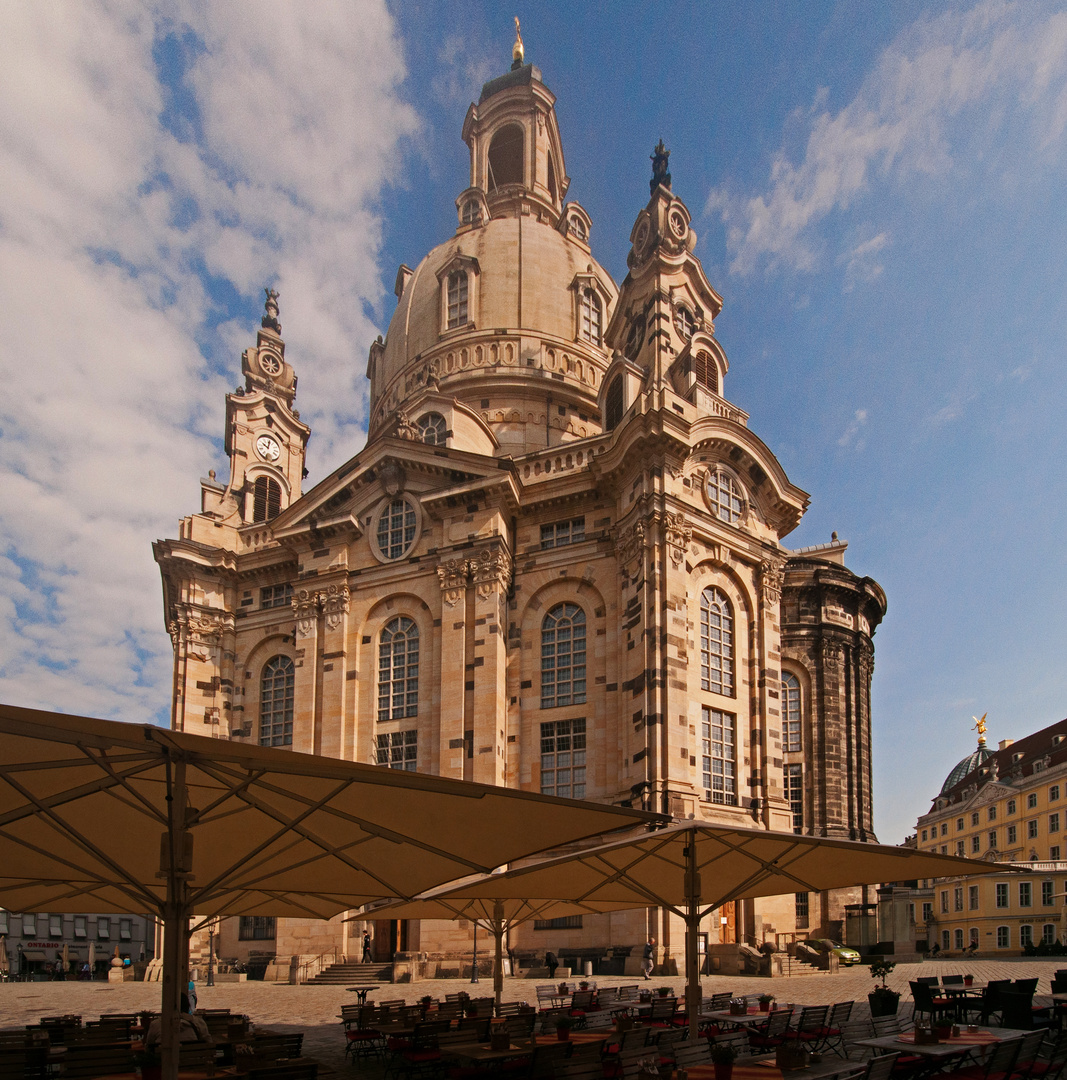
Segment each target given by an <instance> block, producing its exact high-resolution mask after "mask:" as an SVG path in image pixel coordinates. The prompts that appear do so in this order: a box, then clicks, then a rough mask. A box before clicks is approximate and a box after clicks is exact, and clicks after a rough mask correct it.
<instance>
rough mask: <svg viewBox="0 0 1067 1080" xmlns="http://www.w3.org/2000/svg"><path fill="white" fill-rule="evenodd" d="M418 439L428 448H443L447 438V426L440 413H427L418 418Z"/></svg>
mask: <svg viewBox="0 0 1067 1080" xmlns="http://www.w3.org/2000/svg"><path fill="white" fill-rule="evenodd" d="M415 426H416V427H417V428H418V429H419V437H420V438H421V439H422V441H423V442H424V443H429V445H430V446H444V445H445V439H446V438H447V437H448V425H447V424H446V423H445V418H444V417H443V416H442V415H441V414H440V413H435V412H429V413H426V414H425V415H424V416H420V417H419V419H418V421H417V423H416V425H415Z"/></svg>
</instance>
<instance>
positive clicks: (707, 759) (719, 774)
mask: <svg viewBox="0 0 1067 1080" xmlns="http://www.w3.org/2000/svg"><path fill="white" fill-rule="evenodd" d="M734 724H735V717H734V716H733V714H732V713H726V712H721V711H720V710H719V709H710V708H708V706H706V705H705V706H704V707H703V708H702V710H701V730H700V735H701V750H702V753H703V775H704V797H705V798H706V799H707V800H708V801H709V802H713V803H721V804H723V805H725V806H736V805H737V749H736V736H735V734H734Z"/></svg>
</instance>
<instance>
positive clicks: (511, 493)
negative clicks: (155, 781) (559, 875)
mask: <svg viewBox="0 0 1067 1080" xmlns="http://www.w3.org/2000/svg"><path fill="white" fill-rule="evenodd" d="M517 49H519V47H518V46H517ZM520 53H521V50H520ZM554 101H555V99H554V97H553V95H552V93H551V91H550V90H549V89H548V88H547V87H546V86H545V84H544V82H543V81H542V78H541V72H540V71H539V69H538V68H536V67H534V66H532V65H530V64H524V63H523V62H522V58H521V55H518V56H517V57H516V60H515V63H514V65H513V67H512V69H511V70H510V71H509V72H508V73H507V74H505V75H503V76H501V77H500V78H497V79H494V80H492V81H491V82H489V83H487V84H486V85H485V86H484V87H483V89H482V93H481V97H480V98H479V101H478V103H477V104H476V105H472V106H471V107H470V109H469V111H468V113H467V116H466V119H465V120H464V123H463V129H462V136H463V139H464V141H465V142H466V143H467V145H468V147H469V148H470V176H469V180H468V183H467V186H465V187H464V188H463V190H461V191H460V193H459V195H458V197H457V199H456V217H457V223H456V230H455V233H454V235H453V236H451V237H450V238H448V239H447V240H446V241H445V242H444V243H442V244H441V245H439V246H438V247H436V248H434V250H433V251H431V252H430V253H429V254H428V255H427V256H426V257H425V258H423V259H422V260H421V261H420V262H419V263H418V264H417V266H416V267H415V269H411V268H409V267H408V266H406V265H405V266H401V267H400V269H399V270H398V272H397V276H396V296H397V308H396V312H395V314H394V315H393V318H392V321H391V323H390V326H389V332H388V334H387V335H386V337H385V338H384V339H382V338H379V340H378V342H377V343H376V344H374V345H373V346H372V347H371V350H370V357H369V361H368V366H367V375H368V378H369V380H370V418H369V431H368V438H367V444H366V446H365V448H364V449H363V450H361V451H360V452H359V453H358V454H357V455H356V456H355V457H353V458H351V459H349V460H348V461H345V462H341V463H339V464H338V467H337V468H336V469H335V470H334V472H333V473H332V474H331V475H330V476H328V477H327V478H326V479H325V480H323V481H322V482H320V483H319V484H317V485H316V486H315V487H314V488H312V489H311V490H310V491H307V492H303V491H302V490H301V481H302V478H303V475H304V457H305V451H306V447H307V443H308V438H309V435H310V431H309V429H308V428H307V427H306V426H305V425H304V424H302V423H301V421H300V417H299V413H298V412H297V411H296V410H295V409H294V407H293V406H294V399H295V395H296V387H297V377H296V373H295V370H294V367H293V365H292V364H291V362H290V360H289V359H288V358H287V357H286V350H285V342H284V340H283V338H282V336H281V324H280V321H279V310H278V303H277V296H276V295H274V294H271V295H270V296H269V297H268V301H267V305H266V308H267V310H266V315H265V316H264V318H263V325H262V328H261V329H260V331H259V333H258V335H257V339H256V343H255V345H254V346H252V347H250V348H249V349H247V350H246V351H245V353H244V355H243V361H242V373H243V375H244V385H243V386H242V387H240V388H239V389H238V390H237V391H235V392H234V393H233V394H230V395H228V396H227V399H226V442H225V445H226V452H227V454H228V456H229V470H228V475H226V477H225V478H224V479H217V478H216V475H215V473H214V472H212V473H210V474H209V476H208V478H207V479H204V480H202V481H201V489H202V497H201V509H200V512H199V513H196V514H193V515H191V516H190V517H187V518H185V519H183V520H182V522H181V525H180V530H179V535H178V538H177V539H173V540H164V541H159V542H158V543H157V544H156V545H155V554H156V559H157V561H158V563H159V566H160V570H161V573H162V577H163V594H164V609H165V618H166V623H167V627H168V629H169V631H170V634H171V637H172V640H173V643H174V707H173V724H174V726H175V727H176V728H178V729H181V730H188V731H193V732H196V733H202V734H203V733H207V734H212V735H216V736H217V737H220V738H227V739H247V740H251V741H253V742H257V743H261V744H263V745H271V746H291V747H292V748H293V749H295V750H300V751H305V752H311V753H317V754H326V755H333V756H337V757H342V758H346V759H351V760H358V761H365V762H377V763H378V764H380V765H382V766H383V767H389V768H396V769H418V770H420V771H426V772H432V773H438V774H441V775H447V776H452V777H461V778H465V779H470V780H476V781H481V782H484V783H490V784H507V785H513V786H518V787H523V788H527V789H531V790H535V791H542V792H546V793H550V794H556V795H563V796H570V797H575V798H585V799H595V800H602V801H607V802H614V803H620V804H627V805H633V806H638V807H642V808H646V809H654V810H657V811H660V812H663V813H667V814H671V815H674V816H675V817H679V818H687V817H693V816H696V817H699V818H704V819H708V820H715V821H722V822H727V823H732V824H743V825H745V826H748V827H752V828H773V829H785V830H789V829H797V830H799V831H803V832H808V833H813V834H817V835H826V836H841V837H850V838H853V839H858V840H868V839H874V836H873V832H872V827H871V820H872V807H871V798H872V796H871V757H870V754H871V738H870V680H871V673H872V668H873V656H874V649H873V645H872V641H871V638H872V635H873V633H874V631H875V628H876V627H877V625H878V623H879V622H880V620H881V618H882V617H883V615H884V613H885V597H884V594H883V593H882V590H881V589H880V588H879V586H878V585H877V583H876V582H874V581H872V580H871V579H870V578H861V577H858V576H857V575H855V574H853V573H852V572H851V571H850V570H848V569H847V568H846V567H845V565H844V554H845V549H846V545H845V544H844V543H843V542H841V541H839V540H838V539H837V537H836V534H835V536H834V537H833V539H832V541H831V542H830V543H829V544H827V545H825V546H821V547H818V548H809V549H806V550H804V551H799V552H790V551H789V550H788V549H787V548H785V547H784V546H783V544H782V540H783V538H784V537H785V536H787V535H788V534H789V533H790V532H791V531H792V530H793V529H794V528H795V527H796V525H797V523H798V522H799V520H800V518H801V515H802V514H803V512H804V510H805V507H806V506H807V504H808V496H807V494H806V493H805V492H804V491H802V490H801V489H800V488H798V487H797V486H796V485H794V484H793V483H792V482H791V481H790V480H789V479H788V477H787V476H786V475H785V472H784V470H783V469H782V467H781V465H780V464H779V462H778V461H777V460H776V458H775V457H774V454H773V453H772V452H771V450H770V449H769V448H768V447H767V446H766V444H765V443H764V442H763V441H762V440H761V439H760V438H759V437H758V436H757V435H756V434H755V433H754V432H753V431H752V430H751V429H750V428H749V426H748V414H747V413H745V412H744V411H743V410H742V409H740V408H739V407H738V406H737V405H735V404H733V403H732V402H731V401H730V400H729V399H728V398H727V396H726V381H727V374H728V370H729V362H728V360H727V357H726V354H725V352H724V350H723V348H722V346H721V345H720V343H719V341H718V340H717V338H716V336H715V323H714V320H715V318H716V317H717V316H718V314H719V312H720V311H721V309H722V300H721V298H720V297H719V295H718V294H717V293H716V292H715V290H714V288H713V287H712V285H711V283H710V282H709V281H708V280H707V277H706V276H705V274H704V271H703V268H702V267H701V264H700V262H699V261H698V260H697V259H696V257H695V256H694V255H693V249H694V245H695V243H696V236H695V234H694V232H693V229H692V227H691V223H690V214H689V210H688V209H687V207H686V205H685V204H684V203H683V202H682V200H681V199H680V198H679V197H678V196H677V195H675V194H674V192H673V190H672V187H671V176H670V173H669V172H668V152H667V151H666V150H665V149H664V148H663V147H662V144H661V145H660V146H659V147H657V149H656V152H655V154H654V155H653V176H652V181H651V184H650V191H651V197H650V199H649V201H648V203H647V205H645V206H644V207H643V208H641V209H640V210H639V212H638V214H637V218H636V221H635V222H634V224H633V227H632V230H631V234H630V238H631V245H632V246H631V250H630V254H629V257H628V260H627V262H628V272H627V274H626V276H625V278H624V280H623V282H622V284H621V286H617V285H616V283H615V281H614V280H613V279H612V277H611V275H610V274H609V273H608V272H607V271H606V270H605V269H604V268H603V267H602V266H600V265H599V263H597V261H596V260H595V258H594V257H593V254H592V249H591V247H590V235H591V231H592V222H591V221H590V218H589V215H588V214H587V213H586V212H585V210H584V209H583V208H582V207H581V206H580V205H579V204H578V203H575V202H567V201H566V195H567V191H568V188H569V186H570V179H569V177H568V176H567V171H566V165H565V162H564V154H563V144H562V140H561V136H560V132H559V129H558V126H557V121H556V113H555V110H554ZM855 892H856V895H855V896H853V895H851V893H850V894H848V895H844V896H837V897H835V898H833V899H832V900H831V898H829V897H827V896H819V895H812V896H808V895H807V894H803V895H800V896H797V897H792V896H790V897H784V898H772V899H769V900H761V901H756V902H746V903H742V904H738V905H731V906H730V907H729V908H727V909H724V911H723V912H722V913H721V914H720V915H717V916H716V917H715V918H713V919H711V920H709V924H710V925H709V926H708V927H707V933H706V935H705V941H706V942H707V943H714V942H719V941H725V942H742V941H743V942H748V943H751V944H759V943H761V942H762V941H764V940H766V939H768V938H769V939H771V940H776V941H777V942H778V943H779V944H785V943H787V942H788V941H790V940H791V939H792V938H793V937H794V936H795V935H796V934H797V933H800V935H801V936H804V935H806V934H808V933H810V934H811V935H812V936H818V935H824V936H840V935H841V933H842V918H843V908H842V904H843V903H844V902H846V901H854V900H857V899H865V897H863V896H862V890H855ZM263 925H264V927H266V926H267V924H266V923H264V924H263ZM271 925H272V926H273V930H274V933H275V934H276V937H275V940H274V943H273V944H274V947H275V948H276V949H277V952H278V953H279V954H281V955H289V954H300V955H303V956H314V955H323V954H326V953H328V952H329V951H330V950H335V951H340V952H342V953H347V954H348V955H350V956H354V955H356V954H357V952H358V949H357V947H356V944H355V942H354V941H352V942H351V943H350V938H349V936H348V935H349V934H352V935H353V936H355V933H356V931H358V930H359V929H361V927H346V926H345V925H343V924H341V923H340V922H334V923H331V924H329V925H327V926H316V925H314V924H307V923H302V922H299V921H295V920H285V919H278V920H277V921H276V923H273V924H271ZM245 929H247V928H245ZM245 929H240V928H238V930H237V933H235V929H234V926H232V925H228V926H227V928H225V929H224V931H223V941H222V944H221V952H222V955H223V956H228V955H233V953H231V952H228V951H227V950H228V948H230V947H231V946H232V947H233V948H235V949H236V948H237V947H239V943H238V938H239V936H240V935H241V934H244V933H245ZM249 932H252V931H249ZM266 932H267V930H265V929H264V930H263V933H266ZM650 933H651V934H653V935H654V936H656V937H657V938H658V939H659V941H660V943H661V949H662V952H661V956H662V957H665V958H671V957H680V956H681V952H682V932H681V926H680V924H676V922H675V920H674V919H673V918H672V917H670V916H669V915H668V914H667V913H666V912H663V911H659V910H655V909H650V910H648V911H647V912H646V911H639V912H632V913H624V914H622V915H612V916H603V917H597V918H590V917H586V918H585V920H584V923H583V921H582V920H581V919H574V920H564V921H557V922H555V923H552V924H549V925H547V926H544V927H540V926H535V927H525V928H520V929H519V930H517V931H516V932H515V933H514V934H513V937H512V942H511V944H512V946H513V948H514V949H515V950H516V951H517V952H519V953H520V954H522V953H529V954H533V953H538V954H539V953H543V952H544V951H545V949H546V947H551V948H552V949H554V950H555V951H556V952H558V953H562V954H563V955H564V956H583V955H595V956H597V957H599V958H601V959H602V960H603V958H604V957H605V954H606V952H607V951H608V950H609V949H614V950H615V952H616V958H615V961H613V962H618V963H621V962H622V960H621V956H622V954H624V953H625V952H627V951H628V950H629V948H631V947H633V946H637V945H638V944H639V943H641V942H643V941H644V940H645V938H646V936H647V935H648V934H650ZM469 935H470V930H469V928H468V927H466V926H462V925H453V924H445V923H424V924H423V925H422V926H416V925H412V926H410V927H409V926H407V925H405V924H388V923H387V924H381V925H379V926H378V927H377V928H376V932H375V948H376V952H377V955H378V958H380V959H385V958H388V957H389V956H390V955H391V953H392V952H393V951H394V950H396V949H410V950H421V951H425V952H427V953H429V954H430V955H431V956H434V957H438V958H440V959H441V960H442V962H445V961H446V960H448V959H449V958H455V957H460V956H464V955H467V954H468V952H469V948H470V936H469ZM244 940H245V941H248V940H249V939H247V938H245V939H244ZM259 944H260V945H261V946H262V947H264V948H265V947H266V946H265V945H264V944H263V940H261V941H260V942H259ZM603 962H604V963H607V962H608V961H606V960H603Z"/></svg>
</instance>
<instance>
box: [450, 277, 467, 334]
mask: <svg viewBox="0 0 1067 1080" xmlns="http://www.w3.org/2000/svg"><path fill="white" fill-rule="evenodd" d="M467 290H468V286H467V271H466V270H454V271H453V272H452V273H451V274H449V275H448V319H447V322H446V324H445V326H446V329H448V330H453V329H455V328H456V327H457V326H465V325H466V324H467V321H468V320H467Z"/></svg>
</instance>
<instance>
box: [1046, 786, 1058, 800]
mask: <svg viewBox="0 0 1067 1080" xmlns="http://www.w3.org/2000/svg"><path fill="white" fill-rule="evenodd" d="M1059 797H1060V785H1059V784H1053V785H1052V787H1050V788H1049V789H1048V801H1049V802H1056V800H1057V799H1059Z"/></svg>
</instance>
